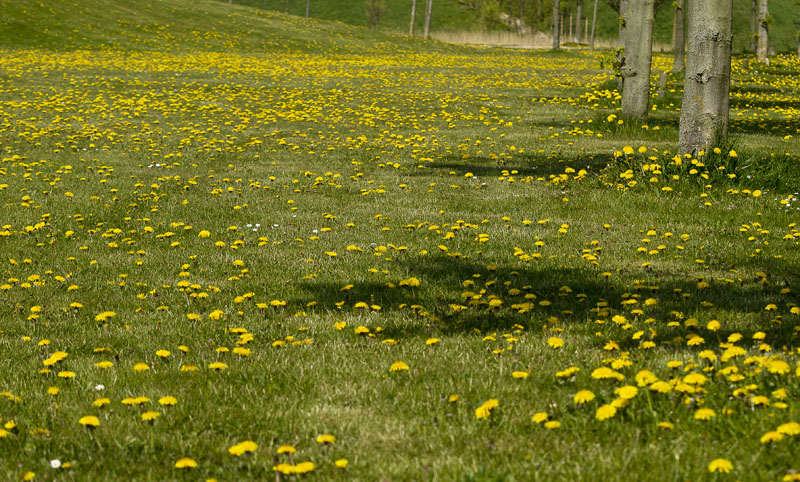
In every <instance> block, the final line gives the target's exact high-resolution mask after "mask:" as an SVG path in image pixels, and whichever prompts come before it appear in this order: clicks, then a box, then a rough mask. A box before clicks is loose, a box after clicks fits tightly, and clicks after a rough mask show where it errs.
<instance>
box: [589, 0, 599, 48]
mask: <svg viewBox="0 0 800 482" xmlns="http://www.w3.org/2000/svg"><path fill="white" fill-rule="evenodd" d="M597 1H598V0H594V12H593V13H592V37H591V40H589V45H590V47H589V50H591V51H592V52H594V36H595V32H596V30H595V29H596V28H597Z"/></svg>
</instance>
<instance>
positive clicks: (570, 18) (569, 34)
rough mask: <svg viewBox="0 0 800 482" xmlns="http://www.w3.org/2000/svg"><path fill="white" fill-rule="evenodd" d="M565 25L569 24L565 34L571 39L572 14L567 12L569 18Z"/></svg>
mask: <svg viewBox="0 0 800 482" xmlns="http://www.w3.org/2000/svg"><path fill="white" fill-rule="evenodd" d="M567 25H569V33H568V34H567V38H568V39H572V38H573V37H572V14H569V20H568V21H567Z"/></svg>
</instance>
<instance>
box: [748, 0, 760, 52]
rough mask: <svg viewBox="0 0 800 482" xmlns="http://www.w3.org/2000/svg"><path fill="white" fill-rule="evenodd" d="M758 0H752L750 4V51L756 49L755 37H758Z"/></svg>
mask: <svg viewBox="0 0 800 482" xmlns="http://www.w3.org/2000/svg"><path fill="white" fill-rule="evenodd" d="M757 25H758V0H753V3H752V4H750V49H749V50H750V52H755V51H756V39H757V38H758V37H757V36H758V27H757Z"/></svg>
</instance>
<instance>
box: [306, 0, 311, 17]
mask: <svg viewBox="0 0 800 482" xmlns="http://www.w3.org/2000/svg"><path fill="white" fill-rule="evenodd" d="M309 16H311V0H306V18H308V17H309Z"/></svg>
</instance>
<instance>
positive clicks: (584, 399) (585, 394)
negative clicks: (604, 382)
mask: <svg viewBox="0 0 800 482" xmlns="http://www.w3.org/2000/svg"><path fill="white" fill-rule="evenodd" d="M573 400H574V401H575V403H576V404H583V403H589V402H591V401H592V400H594V393H593V392H592V391H591V390H581V391H579V392H578V393H576V394H575V396H574V397H573Z"/></svg>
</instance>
